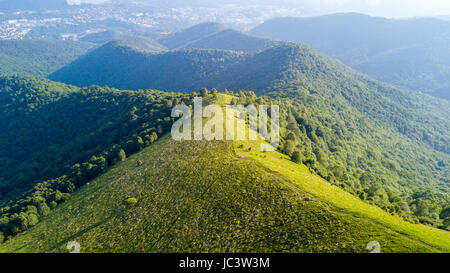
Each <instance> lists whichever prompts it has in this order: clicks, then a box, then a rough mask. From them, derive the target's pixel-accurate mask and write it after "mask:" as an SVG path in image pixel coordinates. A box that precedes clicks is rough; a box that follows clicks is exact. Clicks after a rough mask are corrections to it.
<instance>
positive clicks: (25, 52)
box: [0, 40, 94, 76]
mask: <svg viewBox="0 0 450 273" xmlns="http://www.w3.org/2000/svg"><path fill="white" fill-rule="evenodd" d="M93 47H94V45H93V44H91V43H82V42H74V41H53V40H3V41H0V74H21V75H24V74H30V75H34V76H47V75H48V74H50V73H53V72H55V71H56V70H59V69H61V68H62V67H64V66H66V65H68V64H70V63H71V62H73V61H74V60H76V59H77V58H79V57H80V56H81V55H83V54H85V53H87V52H88V51H89V50H90V49H92V48H93Z"/></svg>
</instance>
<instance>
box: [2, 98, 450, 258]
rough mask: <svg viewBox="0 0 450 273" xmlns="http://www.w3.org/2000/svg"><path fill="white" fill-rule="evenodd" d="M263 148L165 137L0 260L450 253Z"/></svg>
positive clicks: (8, 246) (442, 241)
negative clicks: (17, 255)
mask: <svg viewBox="0 0 450 273" xmlns="http://www.w3.org/2000/svg"><path fill="white" fill-rule="evenodd" d="M219 98H220V99H221V100H222V98H224V100H223V101H228V102H229V100H230V98H228V97H223V95H220V96H219ZM213 101H216V100H213ZM257 145H258V143H255V142H246V141H244V142H230V141H228V142H224V141H213V142H208V141H194V142H192V141H184V142H176V141H173V140H171V139H170V135H167V136H165V137H163V138H161V139H160V140H159V141H157V142H156V143H155V144H153V145H152V146H150V147H148V148H146V149H144V150H142V151H141V152H139V153H137V154H135V155H133V156H131V157H129V158H127V159H126V160H124V161H123V162H119V163H118V164H117V165H115V166H114V167H112V168H111V169H110V170H109V171H108V172H106V173H105V174H103V175H101V176H100V177H98V178H97V179H95V180H93V181H91V182H89V183H88V184H86V185H85V186H83V187H82V188H81V189H80V190H78V191H77V192H75V193H74V194H73V195H72V197H71V198H70V199H69V200H67V201H66V202H64V203H62V204H61V205H60V206H58V207H57V208H56V209H54V210H52V211H51V212H50V214H48V216H46V217H45V218H43V220H42V221H41V222H40V223H39V224H37V225H36V226H34V227H32V228H31V229H29V230H28V231H26V232H24V233H22V234H19V235H17V236H15V237H14V238H12V239H10V240H8V241H6V242H5V243H4V244H2V245H0V252H25V253H30V252H53V253H55V252H56V253H58V252H68V251H69V250H68V249H67V244H68V243H69V242H71V241H76V242H78V243H80V246H81V251H82V252H138V253H140V252H158V253H160V252H163V253H174V252H179V253H190V252H202V253H204V252H208V253H209V252H231V253H235V252H238V253H239V252H245V253H249V252H250V253H263V252H269V253H272V252H295V253H300V252H315V253H320V252H352V253H353V252H360V253H366V252H368V251H369V250H368V249H367V248H366V246H367V244H368V242H370V241H377V242H379V243H380V245H381V251H382V252H385V253H388V252H404V253H406V252H441V251H443V252H448V251H450V241H449V240H448V238H449V236H448V232H447V231H442V230H436V229H433V228H430V227H425V226H422V225H413V224H409V223H406V222H404V221H402V220H400V219H399V218H397V217H393V216H391V215H389V214H388V213H386V212H383V211H381V210H380V209H379V208H377V207H375V206H370V205H367V204H366V203H364V202H362V201H361V200H359V199H357V198H355V197H353V196H352V195H350V194H348V193H346V192H344V191H343V190H342V189H339V188H337V187H334V186H331V185H330V184H329V183H328V182H326V181H325V180H323V179H321V178H319V177H317V176H315V175H312V174H311V173H310V172H309V170H308V169H307V168H306V167H305V166H303V165H297V164H294V163H292V162H291V161H289V158H288V157H286V156H285V155H282V154H279V153H277V152H266V153H263V152H259V151H258V149H256V148H257V147H258V146H257ZM218 162H220V164H219V163H218ZM272 164H275V165H276V166H277V167H274V166H273V165H272ZM280 168H281V169H280ZM282 168H286V169H288V171H287V172H286V170H284V169H282ZM308 185H309V186H308ZM311 189H313V194H310V193H309V192H308V191H307V190H311ZM335 203H336V204H338V205H337V206H336V205H335ZM348 205H350V206H351V208H350V209H349V208H345V206H348Z"/></svg>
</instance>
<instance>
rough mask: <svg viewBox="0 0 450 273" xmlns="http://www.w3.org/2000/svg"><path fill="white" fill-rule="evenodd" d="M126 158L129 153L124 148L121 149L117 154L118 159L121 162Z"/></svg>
mask: <svg viewBox="0 0 450 273" xmlns="http://www.w3.org/2000/svg"><path fill="white" fill-rule="evenodd" d="M126 158H127V155H126V154H125V151H124V150H123V149H120V150H119V152H118V154H117V159H118V161H119V162H121V161H125V159H126Z"/></svg>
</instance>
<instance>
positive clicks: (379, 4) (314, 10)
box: [69, 0, 450, 17]
mask: <svg viewBox="0 0 450 273" xmlns="http://www.w3.org/2000/svg"><path fill="white" fill-rule="evenodd" d="M71 1H72V2H73V1H79V0H69V2H71ZM81 1H82V2H104V0H81ZM146 1H148V2H152V1H158V0H146ZM169 1H170V0H169ZM211 1H213V2H216V3H217V2H227V0H219V1H218V0H211ZM243 1H245V0H243ZM251 1H252V2H253V3H255V2H257V3H263V4H272V5H289V6H291V7H294V6H295V7H298V8H301V9H302V10H304V11H305V13H306V14H307V15H310V14H324V13H334V12H361V13H366V14H370V15H376V16H384V17H413V16H438V15H450V0H260V1H258V0H251ZM203 2H208V1H205V0H203ZM234 2H235V1H234ZM186 3H189V0H187V2H186Z"/></svg>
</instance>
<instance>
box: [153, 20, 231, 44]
mask: <svg viewBox="0 0 450 273" xmlns="http://www.w3.org/2000/svg"><path fill="white" fill-rule="evenodd" d="M225 29H226V27H225V26H223V25H220V24H217V23H203V24H199V25H196V26H193V27H191V28H188V29H184V30H181V31H178V32H175V33H173V34H170V35H168V36H167V37H163V38H161V39H159V40H158V42H159V43H160V44H162V45H164V46H166V47H167V48H169V49H177V48H183V47H185V45H188V44H190V43H194V42H196V41H198V40H200V39H203V38H205V37H207V36H210V35H213V34H215V33H218V32H220V31H222V30H225Z"/></svg>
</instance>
